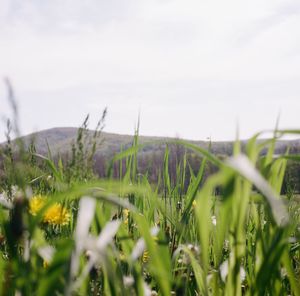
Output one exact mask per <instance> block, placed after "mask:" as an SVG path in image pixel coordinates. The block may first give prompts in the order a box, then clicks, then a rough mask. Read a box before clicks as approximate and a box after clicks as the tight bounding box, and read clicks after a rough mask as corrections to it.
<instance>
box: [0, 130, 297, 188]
mask: <svg viewBox="0 0 300 296" xmlns="http://www.w3.org/2000/svg"><path fill="white" fill-rule="evenodd" d="M93 134H94V131H92V130H85V132H84V142H85V143H90V140H91V139H92V137H93ZM77 135H78V129H77V128H72V127H62V128H52V129H48V130H43V131H40V132H37V133H33V134H30V135H27V136H24V137H22V138H21V140H22V141H23V142H24V143H25V146H27V147H29V145H30V144H31V143H32V142H34V144H35V148H36V152H37V153H39V154H42V155H47V154H48V147H49V149H50V151H51V155H52V157H53V159H54V160H57V159H58V156H61V159H62V160H63V162H65V161H67V162H68V160H71V159H72V158H71V155H72V154H71V153H72V145H73V144H74V143H76V139H77ZM172 140H175V139H174V138H163V137H146V136H139V143H140V144H146V145H144V146H143V148H142V149H140V151H139V155H138V158H139V161H138V171H139V173H141V174H142V175H143V174H147V176H148V179H149V181H150V182H152V183H155V182H157V180H158V179H159V178H160V176H161V172H162V166H163V162H164V151H165V147H166V142H168V141H172ZM16 141H17V140H14V141H12V143H13V149H14V148H17V145H16ZM260 141H263V140H260ZM98 142H99V145H98V147H97V149H96V153H95V155H94V167H93V170H94V173H96V174H97V175H98V176H99V177H105V176H107V169H108V164H109V161H110V160H111V159H112V158H113V156H114V155H116V154H117V153H118V152H120V150H121V148H122V149H123V150H125V149H126V148H129V147H130V146H131V145H132V142H133V136H132V135H131V136H130V135H119V134H113V133H106V132H103V133H101V135H100V138H99V140H98ZM188 142H190V143H193V144H195V145H198V146H199V147H202V148H206V149H208V148H209V145H211V146H210V148H209V149H210V151H211V152H212V153H214V154H215V155H218V156H221V157H224V156H228V155H231V154H232V150H233V142H212V143H211V144H210V143H209V142H208V141H188ZM246 143H247V141H242V149H244V148H245V145H246ZM4 145H5V143H2V144H0V148H1V146H2V147H3V146H4ZM85 147H88V148H89V144H87V145H86V146H85ZM287 149H289V153H290V154H300V140H285V141H277V143H276V147H275V153H276V154H283V153H285V152H286V151H287ZM265 152H266V150H264V151H262V153H265ZM184 153H185V149H184V148H183V147H182V146H179V145H170V157H169V173H170V176H171V180H172V182H173V183H175V182H176V170H177V164H178V162H177V161H178V160H179V159H182V156H183V155H184ZM187 161H188V163H189V166H190V168H191V169H192V170H193V171H194V172H197V171H198V170H199V167H200V163H201V157H200V156H199V155H197V154H196V153H193V152H191V151H190V152H188V155H187ZM123 163H124V166H123V173H124V167H125V160H124V161H123ZM0 167H1V155H0ZM216 170H217V168H216V167H215V166H214V165H213V164H211V163H207V165H206V169H205V173H204V178H207V177H208V176H209V175H211V174H213V173H214V172H216ZM113 172H114V173H113V175H114V176H115V177H117V176H119V164H117V163H116V164H115V165H114V168H113ZM0 173H1V168H0ZM189 174H190V172H189V170H187V175H189ZM0 175H1V174H0ZM188 182H189V178H188V177H187V178H186V183H187V184H188ZM289 188H292V190H294V192H299V193H300V164H299V162H295V161H288V166H287V170H286V174H285V180H284V184H283V191H282V192H287V191H288V190H290V189H289Z"/></svg>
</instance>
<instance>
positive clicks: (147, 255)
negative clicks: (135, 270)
mask: <svg viewBox="0 0 300 296" xmlns="http://www.w3.org/2000/svg"><path fill="white" fill-rule="evenodd" d="M148 260H149V252H148V251H147V250H145V251H144V252H143V257H142V261H143V263H147V262H148Z"/></svg>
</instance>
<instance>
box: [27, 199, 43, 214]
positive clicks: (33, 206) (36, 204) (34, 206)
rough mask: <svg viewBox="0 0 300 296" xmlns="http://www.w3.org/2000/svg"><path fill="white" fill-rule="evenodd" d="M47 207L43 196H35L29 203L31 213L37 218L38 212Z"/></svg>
mask: <svg viewBox="0 0 300 296" xmlns="http://www.w3.org/2000/svg"><path fill="white" fill-rule="evenodd" d="M44 205H45V198H44V197H43V196H41V195H35V196H33V197H32V198H31V199H30V201H29V212H30V214H31V215H33V216H36V214H37V213H38V211H39V210H40V209H41V208H42V207H43V206H44Z"/></svg>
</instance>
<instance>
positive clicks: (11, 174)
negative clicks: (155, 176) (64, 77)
mask: <svg viewBox="0 0 300 296" xmlns="http://www.w3.org/2000/svg"><path fill="white" fill-rule="evenodd" d="M287 133H298V134H300V133H299V131H276V132H275V136H274V139H272V140H268V141H265V142H263V143H262V142H259V144H258V143H257V137H258V135H256V136H254V137H253V138H252V139H250V140H249V141H248V144H247V148H246V152H245V153H244V154H242V153H241V149H240V143H239V141H236V143H235V146H234V153H233V154H234V155H233V156H232V157H230V158H227V159H219V158H217V157H216V156H214V155H213V154H211V153H210V151H209V150H205V149H202V148H199V147H198V146H195V145H193V144H190V143H187V142H184V141H179V140H178V141H174V142H173V144H174V143H176V144H177V145H182V146H183V147H184V148H185V149H190V150H193V152H194V153H197V154H199V155H200V156H201V157H202V162H201V164H200V166H199V169H198V171H197V172H194V171H192V170H190V165H189V163H188V162H187V158H186V157H185V156H184V157H183V158H182V159H179V160H178V163H177V169H176V178H175V179H176V182H172V181H171V176H170V174H169V150H168V146H167V148H166V152H165V157H164V163H163V169H162V172H161V175H160V179H159V180H158V182H157V183H156V184H150V183H149V181H148V178H147V174H145V175H140V174H139V172H138V163H137V161H138V157H137V155H138V150H139V148H140V146H139V143H138V132H137V133H136V134H135V136H134V140H133V145H132V147H131V148H129V149H128V150H125V151H122V152H121V153H120V154H119V155H117V156H115V158H114V159H113V160H112V163H111V166H110V167H111V168H112V167H113V166H114V165H117V166H119V167H120V171H122V170H124V171H125V173H124V174H123V175H120V176H119V178H118V179H113V178H111V177H110V176H111V175H112V173H111V170H110V171H109V172H108V177H107V178H105V179H101V180H99V179H97V178H96V177H95V176H93V174H92V170H91V165H92V164H91V160H90V159H88V160H85V159H84V155H86V153H87V152H83V151H84V147H82V146H81V144H80V141H81V139H78V143H77V145H78V147H79V148H78V149H79V150H77V152H76V151H75V152H74V159H73V162H72V164H70V163H69V164H63V163H62V162H61V161H59V162H58V163H57V164H56V163H54V162H53V160H52V158H51V154H50V153H49V156H48V157H42V159H41V156H38V155H36V154H35V153H34V149H33V150H32V149H31V150H30V151H29V152H28V151H23V150H20V155H19V157H18V158H16V157H15V156H14V155H12V154H11V153H10V149H9V147H7V149H6V151H4V152H3V153H2V156H3V166H4V170H5V174H4V176H3V177H2V181H1V191H2V195H3V197H2V202H1V205H0V274H1V275H2V276H1V278H0V294H1V295H157V294H158V295H300V282H299V279H300V241H299V234H300V228H299V227H300V225H299V221H300V220H299V215H300V206H299V196H296V195H294V194H293V193H292V192H290V193H289V194H288V195H287V196H280V193H281V187H282V183H283V178H284V174H285V169H286V162H287V159H288V158H289V157H288V155H282V156H281V157H276V158H274V157H273V154H274V145H275V141H276V139H277V138H278V137H279V136H282V135H284V134H287ZM264 148H267V149H268V152H267V154H266V155H264V156H262V155H261V151H262V149H264ZM92 152H93V151H92ZM76 155H77V156H76ZM87 155H90V154H87ZM76 157H77V158H76ZM124 159H125V162H124V161H122V160H124ZM294 159H297V157H294ZM35 160H38V161H35ZM37 163H38V164H37ZM207 163H213V164H214V165H215V166H217V168H218V170H217V172H216V173H215V174H213V175H211V176H210V177H208V178H207V179H205V180H204V174H205V169H206V165H207ZM124 164H125V167H124ZM188 172H189V174H188ZM187 176H190V180H188V187H187V188H186V186H185V184H186V178H187ZM173 179H174V178H173ZM37 194H42V195H46V196H47V197H48V199H47V201H46V202H45V204H44V205H43V206H42V207H41V208H40V209H39V211H38V213H37V214H36V215H32V214H31V213H30V211H29V204H30V203H31V198H32V195H37ZM56 203H59V204H60V205H61V206H63V207H64V208H66V209H67V210H68V211H69V213H70V215H71V217H70V221H69V223H68V224H67V225H52V224H50V223H46V222H45V220H44V215H45V214H46V213H47V211H49V209H51V208H52V207H53V205H55V204H56ZM124 210H125V211H124ZM127 210H129V212H128V211H127ZM18 293H19V294H18ZM151 293H152V294H151ZM156 293H157V294H156Z"/></svg>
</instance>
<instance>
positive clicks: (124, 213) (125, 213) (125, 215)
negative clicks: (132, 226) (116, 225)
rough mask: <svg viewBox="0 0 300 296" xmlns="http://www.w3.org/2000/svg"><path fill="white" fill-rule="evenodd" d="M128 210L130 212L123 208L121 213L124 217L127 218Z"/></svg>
mask: <svg viewBox="0 0 300 296" xmlns="http://www.w3.org/2000/svg"><path fill="white" fill-rule="evenodd" d="M129 212H130V211H129V210H128V209H124V210H123V215H124V217H126V218H127V217H128V216H129Z"/></svg>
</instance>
